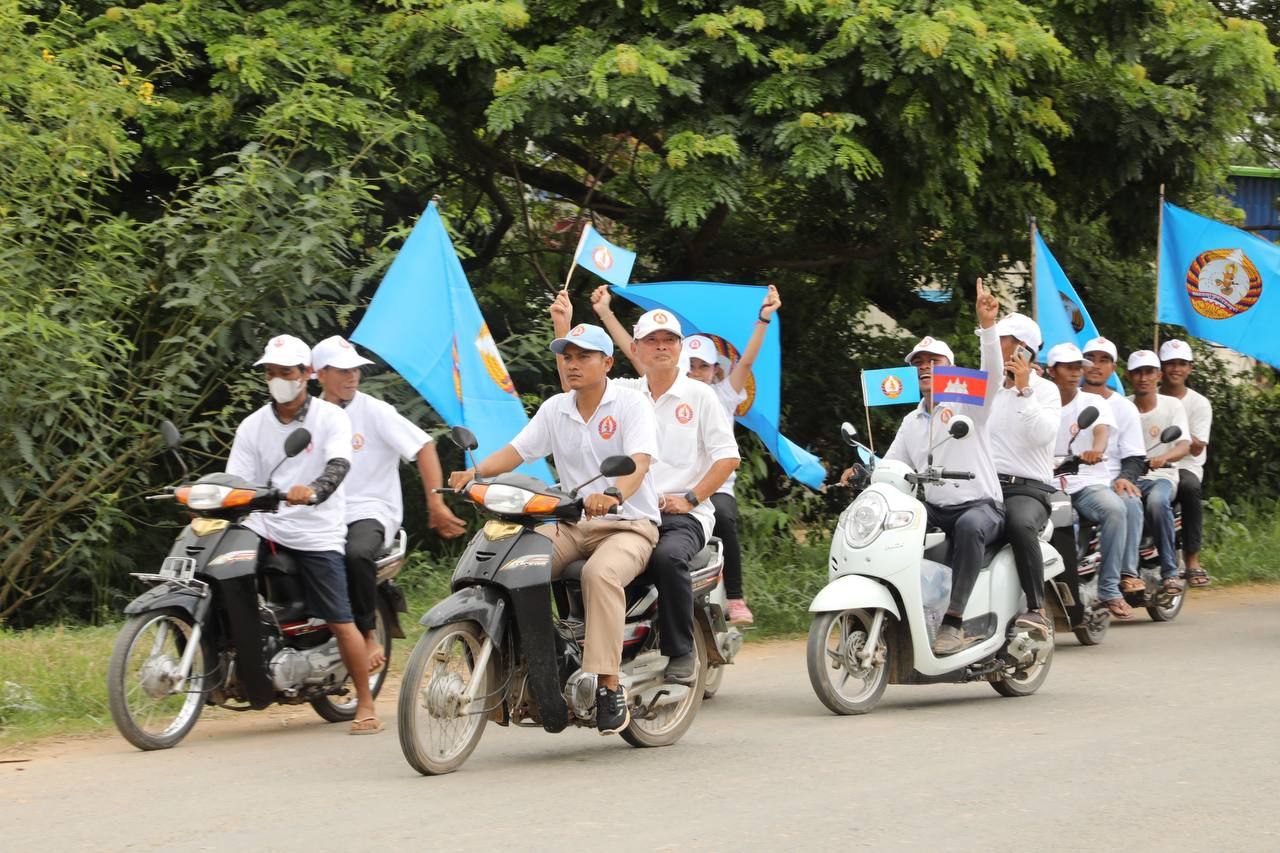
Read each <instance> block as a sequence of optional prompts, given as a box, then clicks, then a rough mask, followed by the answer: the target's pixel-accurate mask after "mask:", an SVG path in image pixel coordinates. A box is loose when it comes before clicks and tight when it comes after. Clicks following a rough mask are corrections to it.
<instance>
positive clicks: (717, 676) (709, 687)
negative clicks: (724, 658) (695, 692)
mask: <svg viewBox="0 0 1280 853" xmlns="http://www.w3.org/2000/svg"><path fill="white" fill-rule="evenodd" d="M723 683H724V664H720V665H719V666H713V667H711V671H710V672H708V673H707V681H706V684H705V685H704V686H703V688H702V701H704V702H705V701H707V700H708V699H711V698H714V697H715V695H716V693H717V692H718V691H719V690H720V685H721V684H723Z"/></svg>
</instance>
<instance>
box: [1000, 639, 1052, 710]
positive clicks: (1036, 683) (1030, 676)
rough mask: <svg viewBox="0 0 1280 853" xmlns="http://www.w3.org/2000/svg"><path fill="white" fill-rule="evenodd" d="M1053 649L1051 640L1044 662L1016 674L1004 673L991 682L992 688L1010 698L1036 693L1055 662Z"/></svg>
mask: <svg viewBox="0 0 1280 853" xmlns="http://www.w3.org/2000/svg"><path fill="white" fill-rule="evenodd" d="M1053 650H1054V644H1053V643H1052V642H1050V643H1049V654H1048V655H1047V656H1046V657H1045V659H1044V661H1043V662H1042V663H1038V664H1035V665H1034V666H1032V667H1031V668H1030V669H1027V670H1025V671H1023V672H1020V673H1018V675H1016V676H1008V675H1002V676H1001V677H1000V678H998V679H996V680H995V681H992V682H991V689H993V690H995V691H996V692H997V693H999V694H1000V695H1001V696H1007V697H1009V698H1016V697H1018V696H1030V695H1031V694H1032V693H1035V692H1036V691H1037V690H1039V689H1040V688H1041V687H1042V686H1043V685H1044V682H1045V679H1047V678H1048V677H1049V667H1050V666H1052V664H1053Z"/></svg>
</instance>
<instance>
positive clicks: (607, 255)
mask: <svg viewBox="0 0 1280 853" xmlns="http://www.w3.org/2000/svg"><path fill="white" fill-rule="evenodd" d="M591 263H593V264H595V265H596V268H597V269H602V270H607V269H608V268H609V267H611V266H613V252H610V251H609V249H608V247H607V246H597V247H596V250H595V251H594V252H592V253H591Z"/></svg>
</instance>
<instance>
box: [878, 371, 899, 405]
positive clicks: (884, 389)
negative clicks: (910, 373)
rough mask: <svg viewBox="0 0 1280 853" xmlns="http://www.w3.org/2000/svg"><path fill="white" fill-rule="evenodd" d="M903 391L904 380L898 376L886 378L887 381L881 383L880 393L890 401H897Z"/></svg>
mask: <svg viewBox="0 0 1280 853" xmlns="http://www.w3.org/2000/svg"><path fill="white" fill-rule="evenodd" d="M902 390H903V386H902V380H901V379H899V378H898V377H896V376H886V377H885V380H884V381H883V382H881V383H880V393H881V394H883V395H885V396H886V397H888V398H889V399H890V400H896V399H898V398H899V397H901V396H902Z"/></svg>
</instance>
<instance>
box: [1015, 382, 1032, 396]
mask: <svg viewBox="0 0 1280 853" xmlns="http://www.w3.org/2000/svg"><path fill="white" fill-rule="evenodd" d="M1034 393H1035V391H1032V390H1031V386H1030V385H1028V386H1027V387H1026V388H1019V389H1018V396H1019V397H1030V396H1031V395H1032V394H1034Z"/></svg>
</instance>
